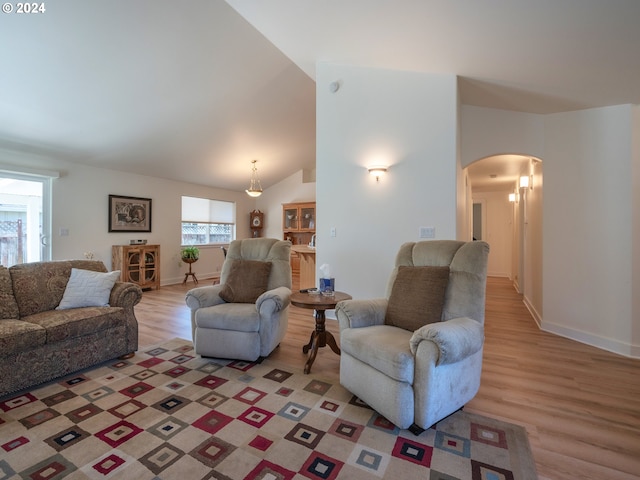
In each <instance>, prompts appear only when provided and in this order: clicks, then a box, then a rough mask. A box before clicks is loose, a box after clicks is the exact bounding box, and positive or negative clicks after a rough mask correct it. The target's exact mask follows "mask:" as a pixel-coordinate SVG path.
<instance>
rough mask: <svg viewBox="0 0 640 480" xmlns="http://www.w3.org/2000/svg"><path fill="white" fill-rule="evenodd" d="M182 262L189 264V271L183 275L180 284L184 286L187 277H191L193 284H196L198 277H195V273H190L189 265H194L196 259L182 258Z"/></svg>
mask: <svg viewBox="0 0 640 480" xmlns="http://www.w3.org/2000/svg"><path fill="white" fill-rule="evenodd" d="M182 261H183V262H184V263H188V264H189V271H188V272H187V273H185V274H184V280H183V281H182V284H183V285H184V284H185V283H187V280H188V279H189V277H193V282H194V283H196V284H197V283H198V277H196V274H195V272H192V271H191V264H192V263H194V262H197V261H198V259H197V258H183V259H182Z"/></svg>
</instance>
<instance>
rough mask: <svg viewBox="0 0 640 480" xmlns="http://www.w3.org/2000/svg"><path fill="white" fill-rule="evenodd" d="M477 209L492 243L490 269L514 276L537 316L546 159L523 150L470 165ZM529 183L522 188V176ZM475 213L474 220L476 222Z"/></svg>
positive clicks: (540, 307) (539, 297)
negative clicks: (543, 174) (519, 152)
mask: <svg viewBox="0 0 640 480" xmlns="http://www.w3.org/2000/svg"><path fill="white" fill-rule="evenodd" d="M466 172H467V176H468V178H469V183H470V185H471V196H472V203H473V207H474V208H473V209H472V210H474V211H476V212H478V211H479V212H480V215H482V222H481V224H482V225H483V232H482V236H483V238H482V239H483V240H485V241H487V242H488V243H489V245H490V246H491V254H490V255H489V265H488V274H489V275H491V276H503V277H508V278H510V279H511V280H512V281H513V283H514V285H515V287H516V288H517V289H518V290H519V291H520V293H522V294H523V296H524V300H525V303H526V304H527V306H528V307H529V309H530V310H532V314H533V315H534V317H536V318H537V319H540V316H539V315H537V312H541V311H542V191H543V189H542V185H543V184H542V161H541V160H540V159H538V158H535V157H532V156H529V155H521V154H499V155H492V156H489V157H485V158H482V159H479V160H477V161H475V162H474V163H472V164H471V165H469V166H468V167H467V168H466ZM521 177H523V179H526V181H527V182H528V186H526V187H524V186H523V187H520V178H521ZM472 215H473V213H472V212H471V215H470V216H471V218H470V222H473V217H472Z"/></svg>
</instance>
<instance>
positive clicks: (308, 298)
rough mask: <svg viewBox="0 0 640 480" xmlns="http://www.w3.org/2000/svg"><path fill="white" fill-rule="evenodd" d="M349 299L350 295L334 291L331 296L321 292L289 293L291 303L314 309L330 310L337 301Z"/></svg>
mask: <svg viewBox="0 0 640 480" xmlns="http://www.w3.org/2000/svg"><path fill="white" fill-rule="evenodd" d="M343 300H351V295H349V294H348V293H344V292H335V294H334V296H333V297H328V296H326V295H322V294H321V293H317V294H314V295H312V294H309V293H300V292H293V293H292V294H291V298H290V301H291V304H292V305H295V306H296V307H300V308H313V309H315V310H331V309H332V308H335V306H336V305H337V304H338V302H341V301H343Z"/></svg>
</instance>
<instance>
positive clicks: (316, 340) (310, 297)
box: [290, 292, 351, 373]
mask: <svg viewBox="0 0 640 480" xmlns="http://www.w3.org/2000/svg"><path fill="white" fill-rule="evenodd" d="M350 299H351V295H349V294H347V293H344V292H334V295H333V296H332V297H329V296H327V295H322V294H310V293H301V292H294V293H292V294H291V298H290V301H291V304H292V305H295V306H296V307H300V308H308V309H313V310H315V313H314V318H315V321H316V325H315V329H314V331H313V332H311V337H310V338H309V343H308V344H306V345H305V346H304V347H302V353H304V354H305V355H306V354H307V353H308V354H309V358H308V359H307V363H306V364H305V366H304V373H309V372H310V371H311V365H313V362H314V361H315V359H316V355H318V348H322V347H325V346H327V345H329V347H331V350H333V351H334V353H336V354H338V355H340V348H339V347H338V344H337V342H336V339H335V338H334V337H333V334H332V333H331V332H327V330H326V328H325V321H326V318H325V313H324V312H325V310H331V309H334V308H336V305H337V304H338V302H341V301H342V300H350Z"/></svg>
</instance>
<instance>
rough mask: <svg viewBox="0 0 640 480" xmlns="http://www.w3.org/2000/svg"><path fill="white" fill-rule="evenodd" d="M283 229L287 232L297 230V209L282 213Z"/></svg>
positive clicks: (289, 209) (286, 210)
mask: <svg viewBox="0 0 640 480" xmlns="http://www.w3.org/2000/svg"><path fill="white" fill-rule="evenodd" d="M284 228H285V229H288V230H297V229H298V209H297V208H288V209H285V211H284Z"/></svg>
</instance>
